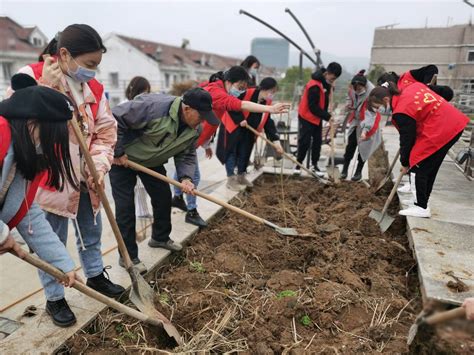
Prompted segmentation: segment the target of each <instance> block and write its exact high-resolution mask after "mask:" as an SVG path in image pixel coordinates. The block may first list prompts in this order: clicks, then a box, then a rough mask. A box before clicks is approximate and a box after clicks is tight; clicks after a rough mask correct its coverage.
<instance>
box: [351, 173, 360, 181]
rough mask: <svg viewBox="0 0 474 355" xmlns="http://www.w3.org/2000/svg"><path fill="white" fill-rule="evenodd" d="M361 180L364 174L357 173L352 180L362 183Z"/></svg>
mask: <svg viewBox="0 0 474 355" xmlns="http://www.w3.org/2000/svg"><path fill="white" fill-rule="evenodd" d="M361 179H362V172H360V171H356V172H355V174H354V176H353V177H352V179H351V180H352V181H360V180H361Z"/></svg>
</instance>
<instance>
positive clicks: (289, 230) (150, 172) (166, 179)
mask: <svg viewBox="0 0 474 355" xmlns="http://www.w3.org/2000/svg"><path fill="white" fill-rule="evenodd" d="M127 166H128V167H129V168H132V169H135V170H137V171H141V172H142V173H145V174H148V175H150V176H153V177H155V178H157V179H159V180H162V181H164V182H167V183H168V184H171V185H174V186H177V187H179V188H180V189H182V188H183V184H181V183H179V182H178V181H176V180H173V179H171V178H169V177H167V176H165V175H162V174H160V173H157V172H156V171H153V170H151V169H148V168H146V167H144V166H142V165H140V164H137V163H134V162H132V161H130V160H129V161H127ZM194 193H195V195H196V196H199V197H201V198H203V199H205V200H208V201H211V202H214V203H216V204H218V205H220V206H222V207H224V208H227V209H228V210H231V211H234V212H237V213H239V214H241V215H242V216H244V217H247V218H250V219H252V220H254V221H255V222H257V223H260V224H263V225H266V226H268V227H270V228H273V229H274V230H275V231H276V232H278V233H280V234H282V235H289V236H297V235H299V234H298V232H297V231H296V230H295V229H294V228H283V227H279V226H277V225H276V224H274V223H272V222H269V221H267V220H266V219H263V218H261V217H258V216H256V215H254V214H252V213H249V212H247V211H244V210H242V209H240V208H238V207H235V206H232V205H230V204H228V203H227V202H224V201H221V200H219V199H217V198H215V197H212V196H211V195H208V194H205V193H203V192H200V191H197V190H194Z"/></svg>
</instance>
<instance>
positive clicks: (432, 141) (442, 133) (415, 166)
mask: <svg viewBox="0 0 474 355" xmlns="http://www.w3.org/2000/svg"><path fill="white" fill-rule="evenodd" d="M382 85H383V86H380V87H377V88H375V89H373V90H372V92H371V93H370V96H369V104H370V105H371V106H372V107H373V108H374V109H375V110H377V109H379V108H380V107H382V106H385V107H387V106H389V105H390V106H391V108H392V112H393V117H392V120H393V122H394V124H395V127H396V128H397V129H398V131H399V133H400V162H401V164H402V172H405V173H407V172H408V171H412V170H413V171H414V172H415V185H416V202H415V203H414V205H412V206H409V207H408V208H406V209H404V210H401V211H400V212H399V214H400V215H403V216H412V217H423V218H429V217H431V211H430V208H429V207H428V200H429V198H430V194H431V191H432V189H433V185H434V182H435V180H436V175H437V174H438V170H439V168H440V166H441V164H442V162H443V160H444V157H445V156H446V154H447V153H448V151H449V149H450V148H451V147H452V146H453V144H454V143H456V141H457V140H458V139H459V138H460V137H461V134H462V132H463V130H464V128H465V127H466V125H467V123H468V122H469V118H468V117H467V116H466V115H465V114H463V113H462V112H461V111H459V110H458V109H456V108H455V107H454V106H452V105H451V104H449V103H448V102H447V101H446V100H445V99H444V98H443V97H442V96H440V95H438V94H437V93H436V92H435V91H433V90H431V89H430V88H429V87H428V86H427V85H425V84H423V83H420V82H415V83H412V84H411V85H409V86H407V87H405V88H404V89H403V90H402V91H401V92H400V90H399V88H398V87H397V83H396V82H393V81H388V82H385V83H383V84H382Z"/></svg>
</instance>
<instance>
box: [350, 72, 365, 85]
mask: <svg viewBox="0 0 474 355" xmlns="http://www.w3.org/2000/svg"><path fill="white" fill-rule="evenodd" d="M364 74H365V70H361V71H359V72H358V73H357V74H356V75H354V77H353V78H352V80H351V85H352V86H356V85H363V86H366V85H367V78H366V77H365V75H364Z"/></svg>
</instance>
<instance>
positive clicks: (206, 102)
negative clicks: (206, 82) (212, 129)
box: [183, 88, 220, 126]
mask: <svg viewBox="0 0 474 355" xmlns="http://www.w3.org/2000/svg"><path fill="white" fill-rule="evenodd" d="M183 104H185V105H188V106H189V107H191V108H193V109H195V110H197V111H198V112H199V115H200V116H201V118H202V119H203V120H206V121H207V123H209V124H210V125H213V126H218V125H219V124H220V121H219V119H218V118H217V117H216V115H215V114H214V111H212V97H211V95H210V94H209V93H208V92H207V91H206V90H204V89H202V88H193V89H189V90H187V91H186V92H185V93H184V95H183Z"/></svg>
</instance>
